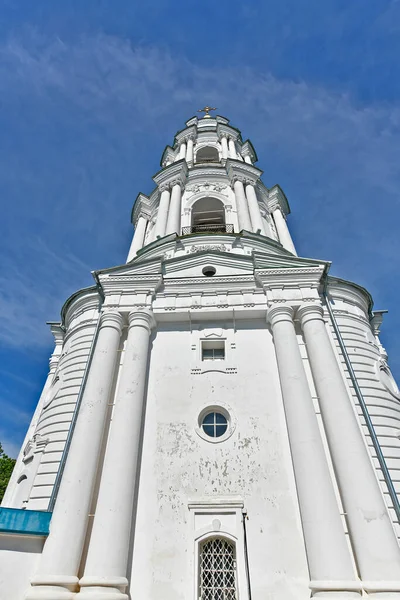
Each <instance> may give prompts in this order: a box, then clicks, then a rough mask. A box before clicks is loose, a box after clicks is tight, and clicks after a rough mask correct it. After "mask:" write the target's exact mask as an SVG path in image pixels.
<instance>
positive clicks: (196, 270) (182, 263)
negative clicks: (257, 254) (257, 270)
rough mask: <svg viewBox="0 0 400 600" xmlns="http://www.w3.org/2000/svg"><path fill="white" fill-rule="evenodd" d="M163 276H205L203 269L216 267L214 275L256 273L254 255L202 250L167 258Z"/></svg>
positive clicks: (164, 262)
mask: <svg viewBox="0 0 400 600" xmlns="http://www.w3.org/2000/svg"><path fill="white" fill-rule="evenodd" d="M162 266H163V278H164V279H172V278H174V279H175V278H182V277H204V273H203V270H204V269H205V268H208V267H213V268H214V269H215V275H214V277H229V276H232V275H251V276H253V275H254V263H253V258H252V256H243V255H240V254H233V253H232V252H229V253H228V252H220V251H218V250H202V251H199V252H196V253H192V254H185V255H183V256H179V257H175V258H171V259H166V260H164V261H163V265H162Z"/></svg>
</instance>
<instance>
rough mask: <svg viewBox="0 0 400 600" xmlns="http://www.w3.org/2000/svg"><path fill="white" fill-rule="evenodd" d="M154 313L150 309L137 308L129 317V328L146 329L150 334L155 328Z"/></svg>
mask: <svg viewBox="0 0 400 600" xmlns="http://www.w3.org/2000/svg"><path fill="white" fill-rule="evenodd" d="M155 325H156V322H155V319H154V315H153V311H152V310H151V309H150V308H146V307H143V308H137V309H135V310H132V311H131V312H130V313H129V315H128V327H129V329H130V328H131V327H145V328H146V329H147V330H148V331H149V333H150V332H151V330H152V329H153V327H155Z"/></svg>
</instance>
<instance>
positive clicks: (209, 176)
mask: <svg viewBox="0 0 400 600" xmlns="http://www.w3.org/2000/svg"><path fill="white" fill-rule="evenodd" d="M198 179H200V180H202V181H204V182H205V181H206V180H212V181H213V180H215V179H218V180H219V181H220V180H221V179H225V180H226V181H227V183H228V184H229V180H228V176H227V172H226V169H225V167H224V166H222V165H221V166H215V167H214V166H213V167H211V166H210V165H202V164H201V163H200V164H197V165H196V164H195V165H194V166H193V167H192V168H191V169H190V171H189V175H188V184H189V185H190V184H193V183H195V181H197V180H198Z"/></svg>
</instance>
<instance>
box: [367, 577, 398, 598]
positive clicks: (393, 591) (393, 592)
mask: <svg viewBox="0 0 400 600" xmlns="http://www.w3.org/2000/svg"><path fill="white" fill-rule="evenodd" d="M362 586H363V589H364V591H365V592H366V593H367V594H368V596H369V597H370V598H371V599H372V598H373V599H374V600H378V598H382V600H400V581H363V582H362Z"/></svg>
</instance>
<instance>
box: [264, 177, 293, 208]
mask: <svg viewBox="0 0 400 600" xmlns="http://www.w3.org/2000/svg"><path fill="white" fill-rule="evenodd" d="M267 206H268V210H269V211H270V212H272V211H274V210H276V209H277V208H280V209H281V211H282V212H283V214H284V215H289V214H290V206H289V202H288V200H287V198H286V196H285V193H284V191H283V190H282V188H281V186H280V185H278V184H276V185H274V186H273V187H272V188H270V189H269V190H268V201H267Z"/></svg>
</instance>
